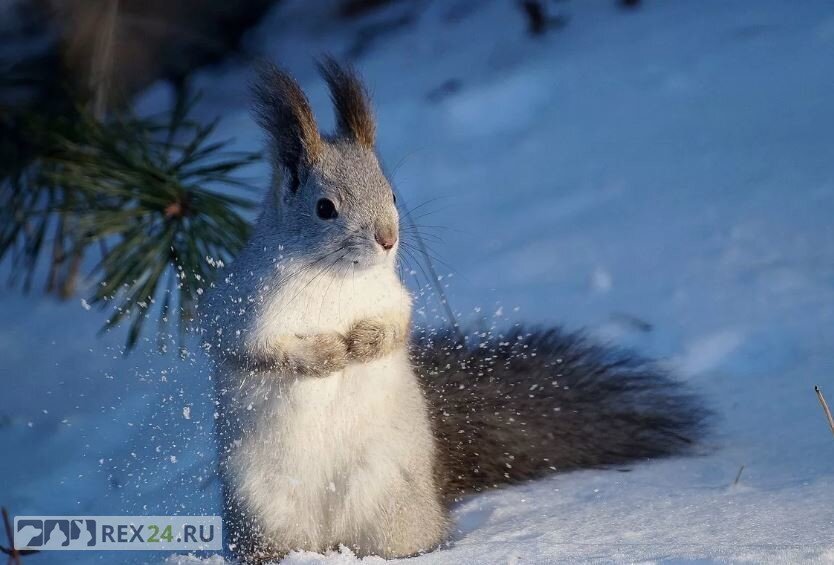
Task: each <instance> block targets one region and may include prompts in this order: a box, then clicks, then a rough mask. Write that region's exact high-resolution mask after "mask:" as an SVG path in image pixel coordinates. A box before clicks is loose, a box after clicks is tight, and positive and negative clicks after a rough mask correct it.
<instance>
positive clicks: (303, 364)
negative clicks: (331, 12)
mask: <svg viewBox="0 0 834 565" xmlns="http://www.w3.org/2000/svg"><path fill="white" fill-rule="evenodd" d="M319 68H320V71H321V74H322V76H323V77H324V79H325V80H326V82H327V84H328V86H329V89H330V94H331V98H332V101H333V104H334V106H335V110H336V124H337V127H336V131H335V133H334V134H332V135H322V134H320V133H319V130H318V127H317V124H316V121H315V119H314V117H313V113H312V111H311V109H310V104H309V102H308V100H307V98H306V96H305V95H304V93H303V91H302V90H301V88H300V86H299V85H298V83H297V82H296V81H295V80H294V79H293V78H292V77H291V76H290V75H289V74H287V73H286V72H284V71H282V70H280V69H278V68H277V67H275V66H272V65H263V66H261V68H260V69H259V72H258V77H257V80H256V82H255V84H254V87H253V91H254V97H255V113H256V116H257V118H258V121H259V123H260V125H261V126H262V127H263V129H264V130H265V132H266V134H267V136H268V140H269V148H270V158H271V162H272V165H273V167H274V172H275V174H274V177H273V186H272V190H270V191H269V194H268V196H267V197H266V199H265V202H264V206H263V211H262V213H261V215H260V217H259V219H258V221H257V223H256V226H255V230H254V233H253V236H252V238H251V240H250V242H249V243H248V245H247V246H246V248H245V249H244V250H243V252H242V253H241V255H240V256H239V257H238V259H237V260H236V261H235V262H234V264H233V265H232V266H231V268H230V269H229V270H228V271H227V272H226V273H225V279H224V280H223V281H221V282H220V283H218V284H217V285H216V288H215V289H214V290H213V292H212V293H211V296H210V298H209V303H208V305H207V308H205V309H204V312H203V315H204V321H205V325H204V338H205V339H204V341H205V345H206V348H207V349H208V350H209V353H210V355H211V356H212V358H213V360H214V362H215V366H216V370H215V377H214V381H215V390H216V403H217V425H216V432H217V441H218V450H219V459H220V476H221V479H222V484H223V489H224V517H225V520H224V524H225V527H226V529H227V533H228V542H229V546H230V548H231V549H232V550H233V551H234V552H235V553H236V554H237V555H238V556H240V557H241V558H242V559H243V560H245V561H247V562H252V563H258V562H267V561H270V560H273V559H277V558H280V557H281V556H283V555H285V554H286V553H288V552H289V551H292V550H296V549H305V550H312V551H319V552H321V551H326V550H328V549H331V548H335V547H338V546H339V545H340V544H343V545H345V546H347V547H350V548H351V549H353V550H354V551H355V552H356V553H357V554H358V555H380V556H383V557H386V558H389V557H402V556H409V555H415V554H418V553H421V552H426V551H431V550H432V549H435V548H437V547H438V546H439V545H440V544H441V543H442V542H443V541H444V539H446V537H447V535H448V533H449V531H450V527H451V525H450V520H449V513H448V506H449V503H450V502H452V501H454V500H455V499H456V498H458V497H459V496H461V495H464V494H467V493H471V492H475V491H479V490H482V489H485V488H491V487H496V486H500V485H503V484H507V483H513V482H519V481H524V480H527V479H532V478H535V477H539V476H542V475H545V474H548V473H552V472H555V471H563V470H568V469H575V468H583V467H595V466H604V465H610V464H617V463H623V462H627V461H632V460H639V459H645V458H650V457H659V456H665V455H671V454H676V453H681V452H684V451H685V450H687V449H688V448H690V446H692V444H693V443H694V442H695V441H696V440H697V438H698V437H699V434H700V432H701V424H702V423H703V420H704V412H703V410H702V409H701V408H700V407H699V403H698V402H697V400H696V399H695V398H694V397H693V396H692V395H691V394H689V393H688V392H686V391H685V390H683V389H681V388H680V387H679V386H678V385H677V384H676V383H675V382H674V381H673V380H671V379H669V378H668V377H667V376H666V375H665V374H664V373H663V372H662V371H661V370H660V369H658V368H657V367H656V366H654V365H653V364H651V363H649V362H645V361H642V360H640V359H636V358H633V357H631V356H629V355H627V354H622V353H618V352H613V351H610V350H607V349H603V348H600V347H597V346H594V345H592V344H589V343H587V342H586V341H585V340H584V339H583V338H581V337H579V336H577V335H570V334H564V333H562V332H560V331H559V330H556V329H534V330H529V331H528V330H526V329H524V328H521V327H513V328H510V329H508V330H507V331H506V332H503V333H499V334H496V335H488V336H486V337H480V335H481V334H473V336H470V337H469V338H461V337H458V335H459V334H458V333H456V332H453V331H439V332H435V333H432V332H427V331H426V332H423V333H421V334H418V335H416V336H413V337H412V336H410V318H411V299H410V297H409V294H408V292H407V290H406V288H405V287H404V286H403V284H402V282H401V281H400V280H399V277H398V276H397V270H396V265H397V251H398V244H399V242H398V236H399V228H398V226H399V215H398V211H397V206H396V203H395V198H394V194H393V191H392V189H391V185H390V184H389V182H388V180H387V179H386V177H385V175H384V173H383V171H382V169H381V167H380V164H379V161H378V158H377V155H376V151H375V147H374V143H375V122H374V118H373V115H372V111H371V106H370V101H369V97H368V94H367V91H366V90H365V87H364V86H363V84H362V82H361V81H360V79H359V78H358V76H357V74H356V73H355V72H354V71H353V70H352V69H350V68H347V67H345V66H341V65H339V64H338V63H336V62H335V61H334V60H332V59H325V60H324V61H323V62H321V63H320V65H319Z"/></svg>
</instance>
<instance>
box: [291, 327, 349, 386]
mask: <svg viewBox="0 0 834 565" xmlns="http://www.w3.org/2000/svg"><path fill="white" fill-rule="evenodd" d="M299 337H300V338H301V339H302V341H304V342H305V344H307V345H308V347H307V348H305V349H306V354H305V355H304V356H303V359H300V361H301V362H300V364H299V365H300V366H299V367H298V369H299V372H300V373H306V374H308V375H311V376H316V377H324V376H327V375H329V374H330V373H333V372H336V371H340V370H342V369H344V368H345V366H347V363H348V350H347V344H346V343H345V340H344V338H342V336H340V335H339V334H336V333H329V334H318V335H311V336H299Z"/></svg>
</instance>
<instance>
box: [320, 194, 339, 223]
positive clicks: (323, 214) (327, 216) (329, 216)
mask: <svg viewBox="0 0 834 565" xmlns="http://www.w3.org/2000/svg"><path fill="white" fill-rule="evenodd" d="M316 214H317V215H318V217H319V218H321V219H322V220H333V219H335V218H338V217H339V212H337V211H336V205H335V204H333V201H332V200H330V199H329V198H321V199H320V200H319V201H318V202H316Z"/></svg>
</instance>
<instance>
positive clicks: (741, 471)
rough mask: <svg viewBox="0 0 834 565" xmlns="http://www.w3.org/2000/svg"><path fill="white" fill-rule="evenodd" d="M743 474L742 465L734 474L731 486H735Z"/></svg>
mask: <svg viewBox="0 0 834 565" xmlns="http://www.w3.org/2000/svg"><path fill="white" fill-rule="evenodd" d="M743 472H744V465H742V466H741V467H739V468H738V473H737V474H736V480H734V481H733V486H736V485H737V484H738V482H739V480H741V474H742V473H743Z"/></svg>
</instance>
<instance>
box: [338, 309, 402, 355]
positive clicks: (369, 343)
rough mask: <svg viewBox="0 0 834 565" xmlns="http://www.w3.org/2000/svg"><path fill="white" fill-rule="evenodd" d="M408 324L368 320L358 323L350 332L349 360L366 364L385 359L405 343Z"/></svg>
mask: <svg viewBox="0 0 834 565" xmlns="http://www.w3.org/2000/svg"><path fill="white" fill-rule="evenodd" d="M406 333H407V322H406V323H400V322H398V321H395V320H385V319H377V318H373V319H366V320H360V321H359V322H356V323H355V324H354V325H353V327H351V328H350V330H348V333H347V336H346V337H345V341H346V343H347V354H348V359H349V360H351V361H359V362H366V361H371V360H373V359H378V358H380V357H384V356H385V355H387V354H388V353H391V352H392V351H394V350H395V349H397V348H398V347H400V346H402V345H403V344H404V343H405V336H406Z"/></svg>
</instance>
